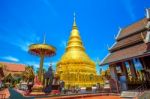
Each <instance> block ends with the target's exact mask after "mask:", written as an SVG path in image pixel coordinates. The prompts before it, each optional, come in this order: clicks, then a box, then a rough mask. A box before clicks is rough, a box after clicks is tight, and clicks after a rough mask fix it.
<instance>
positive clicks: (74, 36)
mask: <svg viewBox="0 0 150 99" xmlns="http://www.w3.org/2000/svg"><path fill="white" fill-rule="evenodd" d="M70 49H71V50H74V49H76V50H84V47H83V44H82V40H81V37H80V35H79V31H78V28H77V25H76V16H75V13H74V21H73V28H72V31H71V35H70V39H69V41H68V45H67V48H66V51H68V50H70Z"/></svg>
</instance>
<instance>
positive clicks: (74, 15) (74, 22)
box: [73, 12, 77, 28]
mask: <svg viewBox="0 0 150 99" xmlns="http://www.w3.org/2000/svg"><path fill="white" fill-rule="evenodd" d="M73 17H74V21H73V28H76V27H77V25H76V13H75V12H74V13H73Z"/></svg>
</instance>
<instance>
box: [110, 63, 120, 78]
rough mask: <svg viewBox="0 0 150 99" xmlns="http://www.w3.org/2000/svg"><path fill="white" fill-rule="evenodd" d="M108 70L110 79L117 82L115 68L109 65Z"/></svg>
mask: <svg viewBox="0 0 150 99" xmlns="http://www.w3.org/2000/svg"><path fill="white" fill-rule="evenodd" d="M109 68H110V73H111V77H112V78H113V79H115V80H118V77H117V70H116V66H115V65H110V66H109Z"/></svg>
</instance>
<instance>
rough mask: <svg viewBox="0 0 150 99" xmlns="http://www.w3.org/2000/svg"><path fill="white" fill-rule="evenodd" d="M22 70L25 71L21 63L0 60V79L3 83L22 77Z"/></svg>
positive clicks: (12, 81)
mask: <svg viewBox="0 0 150 99" xmlns="http://www.w3.org/2000/svg"><path fill="white" fill-rule="evenodd" d="M23 71H25V65H23V64H16V63H8V62H0V80H2V81H3V82H5V83H9V84H10V83H14V81H16V80H18V79H20V78H21V77H22V72H23Z"/></svg>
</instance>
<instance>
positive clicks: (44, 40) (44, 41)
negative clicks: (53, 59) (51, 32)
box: [43, 33, 46, 44]
mask: <svg viewBox="0 0 150 99" xmlns="http://www.w3.org/2000/svg"><path fill="white" fill-rule="evenodd" d="M45 43H46V34H45V33H44V39H43V44H45Z"/></svg>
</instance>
